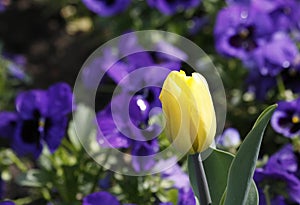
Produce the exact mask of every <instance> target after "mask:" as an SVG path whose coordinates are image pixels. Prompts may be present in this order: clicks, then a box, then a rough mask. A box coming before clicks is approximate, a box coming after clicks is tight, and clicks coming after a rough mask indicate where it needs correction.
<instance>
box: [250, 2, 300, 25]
mask: <svg viewBox="0 0 300 205" xmlns="http://www.w3.org/2000/svg"><path fill="white" fill-rule="evenodd" d="M252 4H253V6H254V7H256V8H257V9H259V10H261V11H263V12H265V13H267V14H268V15H269V16H270V17H271V19H272V21H273V22H274V24H276V29H278V30H284V31H286V30H291V29H293V28H294V27H295V26H297V24H298V22H299V18H298V17H299V8H300V7H299V6H300V5H299V2H297V1H295V0H252Z"/></svg>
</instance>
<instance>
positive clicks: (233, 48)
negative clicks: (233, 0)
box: [214, 4, 273, 59]
mask: <svg viewBox="0 0 300 205" xmlns="http://www.w3.org/2000/svg"><path fill="white" fill-rule="evenodd" d="M257 19H259V21H258V20H257ZM272 32H273V25H272V22H271V19H270V18H269V16H268V15H267V14H265V13H263V12H260V11H259V10H257V9H255V8H254V7H249V6H244V5H239V4H234V5H230V6H229V7H227V8H224V9H222V10H221V11H220V12H219V14H218V16H217V20H216V24H215V30H214V36H215V45H216V49H217V51H218V52H219V53H220V54H223V55H225V56H229V57H237V58H240V59H246V58H247V57H248V55H249V53H251V52H252V51H253V50H255V49H256V48H258V47H259V46H261V45H262V44H264V42H265V39H266V38H267V37H268V36H270V34H272Z"/></svg>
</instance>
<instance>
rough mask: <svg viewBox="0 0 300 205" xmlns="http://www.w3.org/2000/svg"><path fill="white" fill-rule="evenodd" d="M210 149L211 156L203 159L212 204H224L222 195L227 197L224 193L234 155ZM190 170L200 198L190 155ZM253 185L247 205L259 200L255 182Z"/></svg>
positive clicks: (194, 188) (195, 190)
mask: <svg viewBox="0 0 300 205" xmlns="http://www.w3.org/2000/svg"><path fill="white" fill-rule="evenodd" d="M210 151H212V152H211V154H210V155H209V157H208V158H207V159H205V160H204V161H203V166H204V169H205V172H206V178H207V182H208V186H209V190H210V195H211V198H212V205H219V204H222V203H221V198H222V196H223V195H224V197H225V194H226V193H225V194H224V192H225V190H226V186H227V176H228V172H229V168H230V165H231V163H232V161H233V159H234V156H233V155H232V154H230V153H228V152H224V151H222V150H217V149H212V150H210ZM188 171H189V177H190V182H191V184H192V187H193V190H194V193H196V196H197V198H199V196H198V191H197V190H198V188H197V184H196V177H195V170H194V167H193V163H191V159H190V157H189V158H188ZM251 187H252V188H251V190H250V193H249V195H248V197H249V199H248V200H247V205H253V204H256V202H257V201H258V194H257V191H256V186H255V183H254V182H252V186H251Z"/></svg>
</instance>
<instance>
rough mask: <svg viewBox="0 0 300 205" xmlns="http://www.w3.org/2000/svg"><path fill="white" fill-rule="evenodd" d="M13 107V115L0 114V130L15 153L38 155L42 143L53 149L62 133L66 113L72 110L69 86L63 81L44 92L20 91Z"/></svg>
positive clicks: (7, 113)
mask: <svg viewBox="0 0 300 205" xmlns="http://www.w3.org/2000/svg"><path fill="white" fill-rule="evenodd" d="M16 110H17V112H16V113H15V114H13V113H9V112H2V113H1V114H0V116H1V117H2V119H3V121H2V122H4V123H3V124H2V123H1V124H0V132H2V133H6V137H8V138H9V139H10V141H11V147H12V148H13V149H14V150H15V152H16V153H17V154H18V155H20V156H24V155H27V154H31V155H33V156H34V157H35V158H37V157H38V156H39V155H40V153H41V151H42V148H43V145H44V144H46V145H47V146H48V148H49V150H50V151H51V152H54V151H55V150H56V149H57V148H58V146H59V145H60V142H61V140H62V138H63V136H64V134H65V129H66V127H67V114H69V113H70V112H71V111H72V92H71V88H70V86H69V85H67V84H65V83H57V84H54V85H53V86H51V87H49V89H48V90H46V91H45V90H31V91H27V92H23V93H20V94H19V95H18V96H17V99H16ZM2 133H0V135H1V134H2ZM4 137H5V136H4Z"/></svg>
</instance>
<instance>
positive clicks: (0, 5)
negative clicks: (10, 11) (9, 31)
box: [0, 0, 10, 13]
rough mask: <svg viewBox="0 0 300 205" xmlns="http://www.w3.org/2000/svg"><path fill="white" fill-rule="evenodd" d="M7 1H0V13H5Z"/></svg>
mask: <svg viewBox="0 0 300 205" xmlns="http://www.w3.org/2000/svg"><path fill="white" fill-rule="evenodd" d="M9 3H10V1H9V0H0V13H1V12H3V11H5V9H6V7H7V6H8V5H9Z"/></svg>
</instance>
